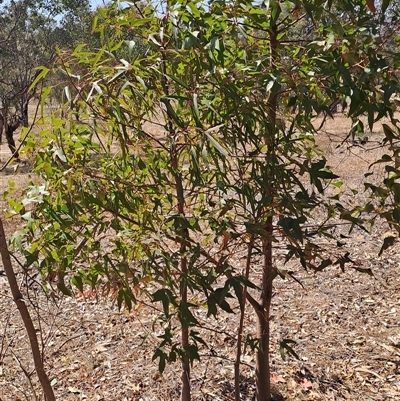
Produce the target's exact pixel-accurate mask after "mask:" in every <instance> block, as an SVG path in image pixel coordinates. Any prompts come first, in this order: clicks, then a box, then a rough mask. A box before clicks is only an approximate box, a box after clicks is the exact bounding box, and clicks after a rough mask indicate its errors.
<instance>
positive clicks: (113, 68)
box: [14, 0, 398, 401]
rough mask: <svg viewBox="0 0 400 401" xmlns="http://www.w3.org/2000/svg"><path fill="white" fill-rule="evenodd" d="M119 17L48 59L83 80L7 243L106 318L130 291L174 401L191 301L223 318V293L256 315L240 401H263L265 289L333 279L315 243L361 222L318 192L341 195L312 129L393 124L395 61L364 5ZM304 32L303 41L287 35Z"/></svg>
mask: <svg viewBox="0 0 400 401" xmlns="http://www.w3.org/2000/svg"><path fill="white" fill-rule="evenodd" d="M121 4H123V3H121ZM121 4H120V3H117V4H114V5H113V6H112V7H110V8H109V9H105V10H103V11H102V14H101V18H102V20H103V21H104V22H103V24H102V25H101V26H98V31H99V34H100V36H101V38H103V40H104V46H103V48H102V49H101V50H100V51H98V52H90V51H89V50H85V49H84V48H82V47H79V48H78V49H77V50H76V51H75V52H74V53H73V55H72V56H71V57H69V58H65V57H66V56H65V55H63V56H61V58H60V60H59V66H60V68H62V69H63V71H64V72H65V73H66V74H67V75H68V74H70V73H71V68H72V67H71V66H74V67H75V68H77V67H79V68H81V69H82V70H83V71H84V70H86V71H87V73H86V74H84V75H83V76H82V80H81V90H80V93H79V99H78V107H77V108H76V109H75V110H71V113H70V114H69V115H67V116H66V118H65V119H61V120H56V119H54V121H53V124H54V128H53V129H52V131H51V132H45V133H44V136H43V140H42V146H41V150H40V151H39V152H38V153H37V157H36V164H35V170H36V171H37V172H38V173H39V174H40V175H41V177H42V178H43V180H44V182H45V185H44V186H42V187H40V188H37V191H36V193H37V194H38V198H34V199H27V200H25V201H24V204H25V206H26V205H27V204H29V202H32V204H34V205H35V206H34V207H33V208H32V209H31V210H30V211H29V212H28V214H26V215H25V217H26V219H27V224H26V226H25V234H21V235H24V246H23V247H22V249H21V251H22V252H24V254H25V255H26V259H27V266H26V267H27V268H28V266H30V265H34V266H35V267H36V268H39V269H40V270H41V271H42V272H43V273H44V274H45V275H46V276H50V277H54V276H58V287H59V288H60V290H62V291H64V292H65V293H71V291H72V287H71V285H74V286H76V287H77V288H78V289H80V290H82V289H83V286H84V285H90V286H92V287H93V288H97V287H99V286H115V287H116V289H117V292H118V303H119V306H121V305H122V304H123V303H125V304H126V305H127V307H128V308H130V307H131V305H132V302H134V301H135V300H136V298H137V297H142V296H146V295H147V296H149V297H150V299H151V300H152V301H154V302H160V303H161V304H162V307H163V316H162V317H161V318H162V322H163V326H162V327H163V329H164V333H163V335H162V336H161V343H160V344H159V346H158V347H157V349H156V351H155V353H154V358H158V359H159V367H160V370H161V371H162V370H163V369H164V368H165V365H166V363H167V362H174V361H176V360H178V359H179V360H180V361H181V364H182V400H183V401H188V400H189V399H190V397H191V394H190V368H191V363H193V361H194V360H196V359H198V358H199V354H198V349H199V347H200V346H201V344H202V343H203V339H202V338H201V336H200V335H199V333H198V331H197V330H198V329H196V327H197V326H198V325H199V323H198V321H197V319H196V317H195V314H194V313H193V310H194V309H195V308H196V307H198V306H200V305H199V303H200V301H199V299H201V297H200V294H201V295H202V297H203V298H204V299H205V300H206V301H205V304H206V305H207V308H208V315H209V316H210V315H216V314H217V311H218V307H220V308H222V309H223V310H225V311H228V312H232V311H233V309H232V308H231V306H230V304H229V303H228V300H229V298H228V297H229V296H230V294H231V293H235V294H236V296H237V298H238V302H239V304H240V310H241V312H242V313H244V308H245V301H246V300H247V301H248V302H249V303H250V305H251V306H252V308H253V311H254V313H255V315H256V317H257V321H258V330H257V335H256V337H257V347H256V388H257V390H256V399H257V401H269V400H271V388H270V371H269V366H270V362H269V337H270V326H269V321H270V305H271V300H272V293H273V281H274V279H275V278H276V277H277V276H282V277H290V276H291V273H290V271H285V269H284V263H286V262H288V261H289V260H292V259H297V260H298V261H299V263H300V264H301V266H303V267H304V268H305V269H311V270H314V271H316V272H318V271H321V270H323V269H324V268H326V267H327V266H329V265H332V264H337V265H339V266H340V267H341V268H344V265H345V263H346V261H347V260H349V259H348V256H349V255H346V254H341V250H340V248H337V249H336V251H335V253H334V254H333V255H332V254H329V255H328V254H327V252H325V250H324V249H323V248H321V247H320V245H319V243H318V239H319V238H321V237H324V238H325V239H326V240H329V241H332V242H333V243H335V238H334V236H333V234H332V233H331V228H332V225H334V224H336V223H337V222H338V220H339V219H342V220H344V221H346V222H348V224H349V226H350V227H354V226H356V225H359V226H362V225H363V223H364V221H363V220H362V219H361V217H360V216H361V213H362V212H363V210H365V211H371V207H370V206H368V205H366V206H365V208H363V205H359V206H357V207H353V208H352V209H348V208H347V206H346V204H345V203H343V202H341V200H340V192H339V193H338V195H336V196H334V197H329V196H327V195H326V194H325V192H326V189H327V188H328V186H330V185H333V186H334V187H335V188H340V186H341V182H340V180H339V177H338V176H337V175H335V174H334V172H332V171H331V169H330V168H329V166H327V162H326V159H325V157H324V156H323V155H321V154H320V152H318V149H317V146H316V145H315V143H314V136H315V135H317V134H318V132H316V130H315V128H314V126H313V119H314V118H315V117H316V116H319V115H322V114H324V113H329V112H330V110H329V106H330V104H331V102H332V99H334V98H336V97H340V98H341V99H343V101H344V102H345V103H346V104H348V105H349V111H348V114H349V116H350V117H352V118H355V119H357V118H358V117H359V116H360V115H362V114H367V115H368V122H369V125H370V126H371V127H372V126H373V125H374V124H375V123H377V122H378V121H379V120H380V119H381V118H382V117H383V116H388V117H389V118H390V119H391V122H392V123H393V124H394V125H396V124H397V120H396V119H395V118H394V114H393V108H392V105H391V104H390V102H389V99H390V95H391V94H392V93H394V92H395V91H397V89H398V82H397V80H396V78H395V76H394V74H392V70H393V69H394V68H395V65H396V64H393V65H392V64H391V63H392V62H393V61H396V60H397V57H398V56H396V55H395V54H390V58H389V57H388V55H387V54H386V53H385V48H384V46H383V45H384V43H385V38H382V37H380V36H379V35H378V30H379V21H382V14H383V13H384V12H385V10H384V9H381V10H380V11H379V12H376V13H375V12H372V11H371V7H370V8H368V7H367V6H366V3H365V1H364V0H355V1H354V0H352V1H347V0H341V1H336V2H334V1H330V2H323V1H319V0H313V1H297V2H295V3H292V2H279V1H270V2H262V3H261V4H258V3H255V2H252V1H247V0H241V1H232V2H224V1H214V2H209V3H204V2H201V1H195V2H189V3H188V2H186V1H182V0H175V1H169V2H166V3H165V4H164V6H165V8H164V13H163V14H162V13H160V11H159V9H157V11H155V9H154V4H153V3H149V5H147V6H143V7H141V8H140V10H139V11H138V9H137V8H136V7H135V4H130V3H129V4H126V5H121ZM385 5H386V3H385ZM305 26H307V30H311V31H312V34H310V35H309V36H306V37H304V38H303V37H301V36H299V37H297V36H296V35H299V32H303V29H304V27H305ZM126 30H128V31H131V32H132V34H133V36H132V37H131V38H130V39H129V40H126V37H124V32H126ZM139 42H140V43H141V46H143V47H142V49H144V50H145V51H137V49H136V44H137V43H139ZM121 53H122V54H124V57H120V56H119V55H120V54H121ZM389 60H390V63H389ZM397 61H398V60H397ZM45 73H46V70H43V72H42V73H41V75H40V77H38V78H41V77H43V76H44V75H45ZM35 83H36V82H35ZM382 90H383V92H384V96H383V98H382ZM293 105H296V109H295V113H294V114H291V113H289V111H288V110H289V108H291V106H293ZM74 113H75V114H76V113H78V114H79V119H75V117H74ZM391 135H392V136H393V137H396V138H397V133H395V130H391ZM30 194H32V191H31V192H30ZM21 207H22V205H20V204H18V203H14V208H15V210H16V211H17V212H18V211H19V209H20V208H21ZM316 211H319V213H321V212H322V213H323V215H324V219H323V220H322V221H320V222H319V221H318V220H317V219H316ZM239 250H243V251H244V252H246V253H247V255H248V256H247V260H246V263H245V264H243V265H238V264H237V262H235V261H234V260H235V259H234V255H235V253H237V252H239ZM282 252H284V260H283V261H282V259H280V258H279V256H278V255H279V254H282ZM260 263H261V265H262V275H261V276H262V278H261V281H260V282H259V281H258V280H257V279H256V277H257V275H256V274H255V272H256V268H255V266H256V265H258V264H260ZM149 282H151V283H153V286H152V287H149V288H148V287H147V286H146V284H147V283H149ZM154 286H155V288H156V289H155V290H154ZM248 287H250V288H249V289H248ZM150 288H151V289H150ZM178 326H179V333H178V332H177V331H178V330H177V327H178ZM240 336H241V333H239V338H240ZM240 346H241V344H240V342H239V347H240ZM284 346H285V347H286V349H288V350H289V351H290V350H291V349H290V347H289V346H288V345H287V344H284ZM239 354H240V352H239ZM237 366H239V363H237ZM237 377H238V375H237ZM237 388H238V386H237ZM238 397H239V395H237V398H238Z"/></svg>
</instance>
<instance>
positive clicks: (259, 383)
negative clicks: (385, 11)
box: [256, 24, 278, 401]
mask: <svg viewBox="0 0 400 401" xmlns="http://www.w3.org/2000/svg"><path fill="white" fill-rule="evenodd" d="M269 35H270V68H271V71H273V70H274V69H275V63H276V58H277V50H278V40H277V37H278V29H277V26H276V24H274V25H272V26H271V28H270V30H269ZM277 105H278V97H277V95H276V94H274V95H271V96H270V97H269V99H268V101H267V118H268V124H267V129H266V131H265V144H266V145H267V147H268V154H267V155H266V160H265V163H266V168H267V171H266V176H267V177H271V178H270V182H268V183H267V185H266V188H265V190H264V196H265V197H266V199H268V198H269V199H271V203H270V210H267V213H269V214H268V216H267V219H266V222H265V233H266V234H265V236H264V238H263V256H264V260H263V278H262V291H261V302H260V305H259V307H258V308H256V313H257V318H258V335H259V348H258V350H257V355H256V400H257V401H271V399H272V398H271V370H270V360H269V343H270V325H269V320H270V309H271V300H272V282H273V280H274V278H275V277H276V269H275V268H274V266H273V263H272V262H273V253H272V239H273V234H274V232H273V230H274V228H273V216H274V211H273V199H274V192H275V188H274V163H277V161H276V153H275V147H276V141H277V138H276V136H277V131H278V130H277V118H276V112H277ZM267 209H268V208H267Z"/></svg>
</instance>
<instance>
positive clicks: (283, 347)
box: [279, 338, 300, 360]
mask: <svg viewBox="0 0 400 401" xmlns="http://www.w3.org/2000/svg"><path fill="white" fill-rule="evenodd" d="M289 344H297V343H296V341H294V340H290V339H288V338H285V339H283V340H282V341H281V342H280V345H279V351H280V354H281V358H282V359H283V360H285V356H286V355H285V354H286V353H288V354H289V355H292V356H294V357H295V358H296V359H298V360H300V358H299V356H298V355H297V353H296V351H295V350H294V349H293V348H292V347H291V346H290V345H289Z"/></svg>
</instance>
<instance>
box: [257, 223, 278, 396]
mask: <svg viewBox="0 0 400 401" xmlns="http://www.w3.org/2000/svg"><path fill="white" fill-rule="evenodd" d="M265 228H266V231H267V235H268V237H270V238H265V239H264V243H263V254H264V265H263V281H262V292H261V303H260V304H259V306H258V308H257V309H256V313H257V318H258V336H259V348H258V349H257V355H256V400H257V401H271V372H270V363H269V341H270V327H269V319H270V308H271V300H272V282H273V280H274V278H275V276H276V271H275V268H274V267H273V265H272V241H271V238H272V234H273V218H272V216H270V217H268V219H267V222H266V227H265Z"/></svg>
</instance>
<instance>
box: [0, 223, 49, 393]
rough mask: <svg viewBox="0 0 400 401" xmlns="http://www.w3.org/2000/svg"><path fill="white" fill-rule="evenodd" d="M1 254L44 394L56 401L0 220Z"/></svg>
mask: <svg viewBox="0 0 400 401" xmlns="http://www.w3.org/2000/svg"><path fill="white" fill-rule="evenodd" d="M0 254H1V258H2V260H3V265H4V270H5V272H6V275H7V280H8V283H9V285H10V289H11V293H12V296H13V299H14V302H15V304H16V305H17V308H18V310H19V312H20V314H21V317H22V321H23V322H24V325H25V329H26V332H27V333H28V337H29V341H30V345H31V351H32V355H33V362H34V364H35V369H36V373H37V375H38V377H39V381H40V384H41V386H42V389H43V393H44V395H45V398H46V400H47V401H55V396H54V392H53V388H52V387H51V384H50V380H49V378H48V376H47V374H46V372H45V370H44V366H43V360H42V355H41V353H40V349H39V343H38V339H37V337H36V331H35V326H34V325H33V322H32V319H31V316H30V314H29V310H28V308H27V307H26V304H25V301H24V298H23V296H22V294H21V291H20V290H19V288H18V283H17V279H16V277H15V273H14V270H13V268H12V265H11V259H10V253H9V251H8V247H7V240H6V236H5V233H4V228H3V223H2V221H1V219H0Z"/></svg>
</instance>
